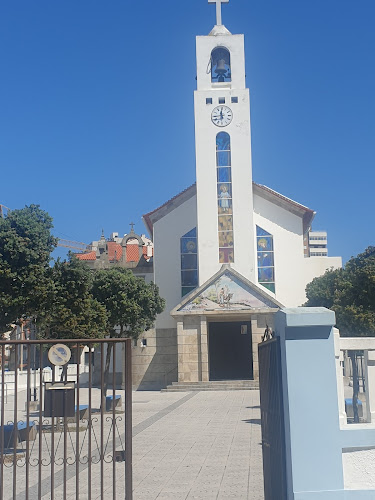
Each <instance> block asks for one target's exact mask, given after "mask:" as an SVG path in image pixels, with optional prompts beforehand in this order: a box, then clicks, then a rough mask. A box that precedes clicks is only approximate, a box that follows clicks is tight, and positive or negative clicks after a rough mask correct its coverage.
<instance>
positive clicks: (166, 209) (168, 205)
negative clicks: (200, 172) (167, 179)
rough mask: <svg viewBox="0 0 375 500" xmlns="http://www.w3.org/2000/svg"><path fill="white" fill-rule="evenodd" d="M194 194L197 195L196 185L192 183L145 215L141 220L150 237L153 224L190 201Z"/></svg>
mask: <svg viewBox="0 0 375 500" xmlns="http://www.w3.org/2000/svg"><path fill="white" fill-rule="evenodd" d="M196 194H197V185H196V183H194V184H192V185H191V186H189V187H188V188H186V189H184V190H183V191H181V193H179V194H177V195H176V196H174V197H173V198H171V199H170V200H168V201H166V202H165V203H163V205H160V207H158V208H155V210H153V211H152V212H149V213H148V214H145V215H144V216H143V217H142V218H143V222H144V223H145V225H146V227H147V229H148V231H149V233H150V235H151V236H152V233H153V228H154V224H155V222H157V221H158V220H160V219H162V218H163V217H164V216H165V215H167V214H169V213H170V212H172V211H173V210H174V209H175V208H177V207H179V206H180V205H182V204H183V203H185V201H187V200H190V198H192V197H193V196H195V195H196Z"/></svg>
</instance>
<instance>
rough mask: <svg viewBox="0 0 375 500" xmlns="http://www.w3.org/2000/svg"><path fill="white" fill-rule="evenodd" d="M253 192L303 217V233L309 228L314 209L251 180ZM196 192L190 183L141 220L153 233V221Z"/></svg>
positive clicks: (195, 188) (195, 187) (194, 186)
mask: <svg viewBox="0 0 375 500" xmlns="http://www.w3.org/2000/svg"><path fill="white" fill-rule="evenodd" d="M253 192H254V194H257V195H258V196H261V197H262V198H264V199H266V200H268V201H270V202H272V203H274V204H275V205H278V206H280V207H281V208H284V209H285V210H288V211H289V212H291V213H293V214H295V215H297V216H299V217H301V218H302V219H303V228H304V233H305V232H307V231H308V230H309V229H310V226H311V223H312V220H313V218H314V216H315V212H314V210H311V209H310V208H308V207H305V206H304V205H301V204H300V203H298V202H296V201H294V200H291V199H290V198H288V197H286V196H284V195H282V194H280V193H278V192H277V191H274V190H273V189H271V188H269V187H267V186H263V185H262V184H257V183H256V182H254V181H253ZM196 194H197V186H196V183H194V184H192V185H191V186H189V187H188V188H186V189H185V190H184V191H182V192H181V193H179V194H177V195H176V196H174V197H173V198H171V199H170V200H168V201H166V202H165V203H163V205H161V206H160V207H158V208H156V209H155V210H153V211H152V212H149V213H147V214H145V215H144V216H143V221H144V223H145V225H146V227H147V229H148V231H149V233H150V235H152V233H153V227H154V224H155V222H157V221H158V220H160V219H162V218H163V217H164V216H165V215H167V214H169V213H170V212H172V211H173V210H174V209H175V208H177V207H179V206H180V205H182V204H183V203H185V201H187V200H189V199H190V198H192V197H193V196H195V195H196Z"/></svg>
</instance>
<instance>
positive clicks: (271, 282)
mask: <svg viewBox="0 0 375 500" xmlns="http://www.w3.org/2000/svg"><path fill="white" fill-rule="evenodd" d="M273 255H274V251H273V236H272V234H270V233H268V232H267V231H265V230H264V229H262V228H261V227H259V226H257V257H258V283H259V284H260V285H262V286H264V287H265V288H267V289H268V290H270V291H271V292H273V293H275V263H274V258H273Z"/></svg>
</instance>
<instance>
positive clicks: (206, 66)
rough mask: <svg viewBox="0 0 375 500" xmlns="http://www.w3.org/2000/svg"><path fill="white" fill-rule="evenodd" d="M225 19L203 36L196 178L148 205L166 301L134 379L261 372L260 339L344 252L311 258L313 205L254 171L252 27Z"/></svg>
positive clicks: (139, 383) (152, 383) (150, 382)
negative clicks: (249, 70) (235, 26)
mask: <svg viewBox="0 0 375 500" xmlns="http://www.w3.org/2000/svg"><path fill="white" fill-rule="evenodd" d="M208 1H209V2H210V3H214V4H216V24H215V25H214V27H213V29H212V30H211V32H210V33H209V34H208V35H206V36H197V38H196V64H197V89H196V90H195V92H194V116H195V150H196V183H195V184H194V185H192V186H190V187H188V188H187V189H186V190H185V191H183V192H182V193H179V194H177V195H176V196H175V197H174V198H172V199H171V200H169V201H167V202H166V203H164V204H163V205H162V206H160V207H158V208H156V209H155V210H153V211H152V212H150V213H147V214H145V215H144V217H143V220H144V223H145V225H146V227H147V230H148V232H149V236H150V238H151V239H152V242H153V247H154V256H153V264H154V268H153V269H154V281H155V283H156V284H157V285H158V286H159V289H160V295H161V296H162V297H164V298H165V299H166V308H165V311H164V312H163V313H162V314H161V315H160V316H159V317H158V319H157V321H156V325H155V329H154V330H151V331H149V332H145V334H144V337H143V338H141V339H140V340H139V341H138V342H137V343H136V345H134V348H133V363H134V370H133V373H134V384H135V388H137V387H138V388H140V389H142V388H143V389H159V388H162V387H165V386H167V385H168V384H171V383H172V382H175V383H176V382H178V383H183V384H187V383H199V382H209V381H219V380H252V379H256V378H257V377H258V349H257V346H258V343H259V342H260V341H261V337H262V335H263V334H264V331H265V329H266V328H267V327H268V328H270V329H272V328H273V317H274V314H275V312H276V311H278V309H279V308H281V307H298V306H301V305H302V304H303V303H304V302H305V300H306V297H305V287H306V284H307V283H309V282H310V281H311V280H312V279H313V278H314V277H316V276H320V275H322V274H323V273H324V272H325V270H326V269H329V268H337V267H341V265H342V264H341V258H339V257H328V256H326V255H323V256H320V255H319V254H318V255H317V254H314V256H310V255H309V253H308V251H307V250H306V247H307V246H308V235H309V232H310V230H311V224H312V220H313V218H314V215H315V212H314V211H313V210H311V209H309V208H307V207H306V206H304V205H302V204H300V203H298V202H296V201H293V200H291V199H289V198H287V197H285V196H283V195H282V194H280V193H278V192H276V191H274V190H273V189H271V188H269V187H266V186H263V185H260V184H257V183H256V182H254V181H253V179H252V164H251V161H252V160H251V127H250V96H249V89H248V88H246V83H245V55H244V35H241V34H240V35H238V34H232V33H231V32H230V31H229V30H228V29H227V28H226V27H225V26H224V24H222V16H221V4H222V3H226V2H228V1H229V0H208Z"/></svg>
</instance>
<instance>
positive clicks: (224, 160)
mask: <svg viewBox="0 0 375 500" xmlns="http://www.w3.org/2000/svg"><path fill="white" fill-rule="evenodd" d="M230 164H231V158H230V151H217V153H216V165H217V166H218V167H229V166H230Z"/></svg>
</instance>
